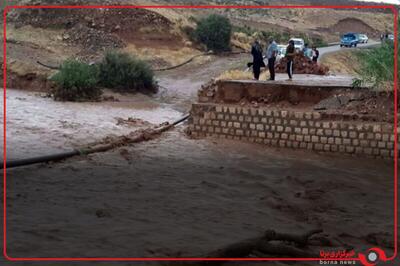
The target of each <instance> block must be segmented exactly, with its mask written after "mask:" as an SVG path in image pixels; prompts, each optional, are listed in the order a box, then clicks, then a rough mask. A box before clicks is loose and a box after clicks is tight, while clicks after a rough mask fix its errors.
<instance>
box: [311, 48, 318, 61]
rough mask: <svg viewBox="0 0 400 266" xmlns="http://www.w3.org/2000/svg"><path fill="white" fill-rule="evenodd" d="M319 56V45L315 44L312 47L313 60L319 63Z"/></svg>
mask: <svg viewBox="0 0 400 266" xmlns="http://www.w3.org/2000/svg"><path fill="white" fill-rule="evenodd" d="M318 57H319V51H318V50H317V47H316V46H315V45H314V46H313V48H312V61H313V62H314V63H317V62H318Z"/></svg>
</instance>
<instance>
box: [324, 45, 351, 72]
mask: <svg viewBox="0 0 400 266" xmlns="http://www.w3.org/2000/svg"><path fill="white" fill-rule="evenodd" d="M321 63H322V64H324V65H327V66H329V72H330V73H334V74H350V75H356V74H357V73H356V69H357V68H358V65H357V59H356V58H355V55H354V51H350V50H347V51H346V50H343V51H340V52H335V53H331V54H327V55H325V56H324V57H322V58H321Z"/></svg>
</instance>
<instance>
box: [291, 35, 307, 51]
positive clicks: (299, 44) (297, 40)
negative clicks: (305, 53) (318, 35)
mask: <svg viewBox="0 0 400 266" xmlns="http://www.w3.org/2000/svg"><path fill="white" fill-rule="evenodd" d="M289 41H293V42H294V48H296V50H298V51H302V50H303V48H304V40H303V39H301V38H291V39H290V40H289Z"/></svg>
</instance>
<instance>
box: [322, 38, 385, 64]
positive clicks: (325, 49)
mask: <svg viewBox="0 0 400 266" xmlns="http://www.w3.org/2000/svg"><path fill="white" fill-rule="evenodd" d="M379 44H380V42H377V41H372V40H371V41H369V42H368V43H363V44H358V45H357V48H348V47H340V45H339V44H338V45H332V46H328V47H322V48H319V49H318V50H319V55H320V57H319V58H320V59H321V58H322V57H323V56H324V55H326V54H329V53H333V52H338V51H340V50H349V49H353V50H354V49H360V48H367V47H371V46H377V45H379Z"/></svg>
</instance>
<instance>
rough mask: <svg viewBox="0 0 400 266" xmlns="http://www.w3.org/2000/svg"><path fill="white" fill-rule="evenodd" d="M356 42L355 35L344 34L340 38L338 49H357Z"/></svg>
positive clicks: (356, 37) (356, 36)
mask: <svg viewBox="0 0 400 266" xmlns="http://www.w3.org/2000/svg"><path fill="white" fill-rule="evenodd" d="M358 42H359V41H358V35H357V34H356V33H346V34H344V35H343V36H342V37H341V38H340V47H343V46H345V47H357V44H358Z"/></svg>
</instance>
